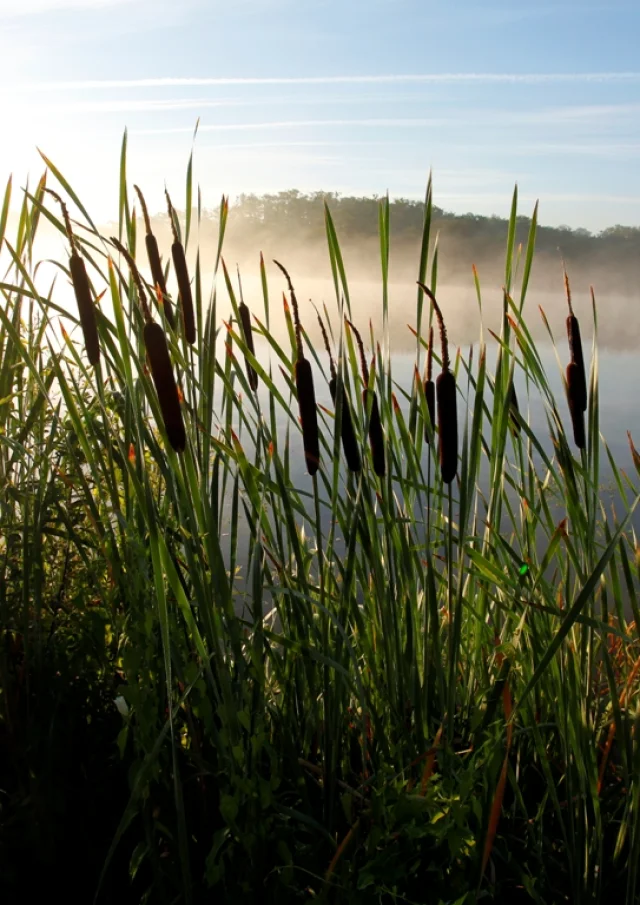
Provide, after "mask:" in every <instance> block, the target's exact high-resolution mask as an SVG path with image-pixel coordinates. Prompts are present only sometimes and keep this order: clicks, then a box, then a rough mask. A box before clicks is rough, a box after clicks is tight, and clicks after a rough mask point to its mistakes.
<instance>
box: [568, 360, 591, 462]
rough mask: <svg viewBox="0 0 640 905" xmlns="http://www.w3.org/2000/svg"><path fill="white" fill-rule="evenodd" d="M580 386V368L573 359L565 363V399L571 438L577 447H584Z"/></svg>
mask: <svg viewBox="0 0 640 905" xmlns="http://www.w3.org/2000/svg"><path fill="white" fill-rule="evenodd" d="M581 392H582V387H581V383H580V369H579V367H578V365H577V364H576V362H575V361H570V362H569V364H568V365H567V399H568V402H569V413H570V414H571V423H572V425H573V439H574V441H575V444H576V446H577V447H578V449H584V448H585V446H586V445H587V444H586V437H585V432H584V409H583V408H582V397H581Z"/></svg>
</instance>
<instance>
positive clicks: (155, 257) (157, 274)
mask: <svg viewBox="0 0 640 905" xmlns="http://www.w3.org/2000/svg"><path fill="white" fill-rule="evenodd" d="M134 189H135V190H136V192H137V193H138V198H139V199H140V207H141V208H142V216H143V219H144V228H145V238H144V242H145V245H146V246H147V258H148V259H149V267H150V269H151V277H152V279H153V284H154V287H155V286H159V287H160V292H161V293H162V307H163V310H164V316H165V318H166V319H167V323H168V324H169V326H170V327H171V329H172V330H175V329H176V319H175V317H174V316H173V310H172V308H171V302H170V301H169V298H168V296H167V282H166V280H165V278H164V269H163V267H162V261H161V260H160V251H159V249H158V242H157V240H156V237H155V236H154V235H153V232H152V230H151V220H150V218H149V211H148V210H147V203H146V201H145V200H144V195H143V194H142V192H141V191H140V189H139V188H138V186H137V185H134Z"/></svg>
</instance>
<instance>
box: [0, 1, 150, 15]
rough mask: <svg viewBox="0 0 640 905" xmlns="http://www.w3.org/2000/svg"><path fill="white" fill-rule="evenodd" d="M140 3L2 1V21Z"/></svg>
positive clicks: (138, 3)
mask: <svg viewBox="0 0 640 905" xmlns="http://www.w3.org/2000/svg"><path fill="white" fill-rule="evenodd" d="M140 3H141V0H0V19H18V18H24V17H25V16H34V15H41V14H42V13H52V12H61V11H64V10H73V11H76V12H77V11H81V12H87V11H90V10H99V9H104V8H105V7H109V6H124V5H127V6H136V5H140Z"/></svg>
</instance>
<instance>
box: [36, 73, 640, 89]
mask: <svg viewBox="0 0 640 905" xmlns="http://www.w3.org/2000/svg"><path fill="white" fill-rule="evenodd" d="M636 81H640V72H430V73H418V74H410V73H402V74H387V75H326V76H325V75H319V76H266V77H255V78H241V77H237V78H236V77H220V78H197V77H196V78H190V77H189V78H148V79H78V80H76V81H66V82H37V83H34V84H32V85H23V86H21V90H25V91H64V90H69V89H82V90H89V89H101V88H182V87H197V86H201V87H207V86H209V87H215V86H219V87H223V86H229V85H239V86H242V85H383V84H401V83H404V84H411V83H416V84H419V83H443V84H445V83H456V82H460V83H466V82H477V83H487V84H492V83H501V82H504V83H510V84H524V85H535V84H545V83H550V82H554V83H557V82H581V83H582V82H636Z"/></svg>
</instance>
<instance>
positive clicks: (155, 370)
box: [143, 322, 187, 452]
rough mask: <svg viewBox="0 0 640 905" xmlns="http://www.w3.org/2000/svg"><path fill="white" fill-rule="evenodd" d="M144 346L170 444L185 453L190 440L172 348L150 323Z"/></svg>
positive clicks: (156, 325) (159, 327) (154, 325)
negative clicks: (173, 364)
mask: <svg viewBox="0 0 640 905" xmlns="http://www.w3.org/2000/svg"><path fill="white" fill-rule="evenodd" d="M143 335H144V345H145V349H146V350H147V356H148V358H149V365H150V367H151V376H152V378H153V383H154V386H155V388H156V393H157V394H158V401H159V402H160V410H161V412H162V420H163V421H164V427H165V430H166V432H167V437H168V439H169V443H170V444H171V446H172V447H173V449H175V451H176V452H183V451H184V448H185V446H186V445H187V437H186V433H185V429H184V421H183V419H182V409H181V408H180V396H179V394H178V387H177V385H176V380H175V377H174V374H173V368H172V367H171V359H170V358H169V348H168V346H167V340H166V337H165V335H164V331H163V329H162V327H161V326H160V324H154V323H153V322H149V323H147V324H145V325H144V334H143Z"/></svg>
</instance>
